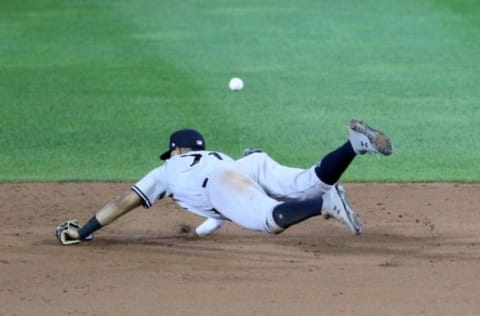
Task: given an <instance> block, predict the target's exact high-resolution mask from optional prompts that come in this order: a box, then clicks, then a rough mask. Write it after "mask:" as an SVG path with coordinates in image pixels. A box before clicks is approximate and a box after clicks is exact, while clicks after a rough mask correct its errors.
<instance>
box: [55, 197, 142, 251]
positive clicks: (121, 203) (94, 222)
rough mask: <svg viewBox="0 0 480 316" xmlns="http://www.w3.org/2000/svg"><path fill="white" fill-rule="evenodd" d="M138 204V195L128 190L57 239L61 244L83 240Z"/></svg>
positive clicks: (139, 202)
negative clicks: (83, 223)
mask: <svg viewBox="0 0 480 316" xmlns="http://www.w3.org/2000/svg"><path fill="white" fill-rule="evenodd" d="M140 205H141V199H140V197H139V196H138V195H137V194H136V193H135V192H133V191H128V192H126V193H124V194H122V195H120V196H117V197H116V198H114V199H113V200H112V201H110V202H109V203H108V204H107V205H105V206H104V207H103V208H101V209H100V210H99V211H98V212H97V213H96V214H95V215H94V216H93V217H92V218H90V220H89V221H88V222H87V223H86V224H85V225H83V226H82V227H80V228H79V229H75V228H70V229H68V230H66V231H65V232H63V234H64V236H63V238H62V239H59V241H60V242H61V243H62V244H71V243H75V242H74V241H80V240H84V239H86V238H87V237H88V236H91V234H92V233H93V232H95V231H97V230H99V229H100V228H102V227H104V226H106V225H108V224H110V223H112V222H113V221H115V220H116V219H117V218H119V217H121V216H122V215H124V214H126V213H128V212H130V211H131V210H133V209H135V208H136V207H138V206H140ZM57 238H58V233H57ZM63 240H67V241H68V243H64V242H62V241H63Z"/></svg>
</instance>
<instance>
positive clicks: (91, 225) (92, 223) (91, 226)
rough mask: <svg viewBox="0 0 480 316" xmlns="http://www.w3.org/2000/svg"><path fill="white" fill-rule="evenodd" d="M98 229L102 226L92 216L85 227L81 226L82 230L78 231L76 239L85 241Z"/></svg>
mask: <svg viewBox="0 0 480 316" xmlns="http://www.w3.org/2000/svg"><path fill="white" fill-rule="evenodd" d="M100 228H102V224H100V222H99V221H98V220H97V217H96V216H93V217H92V218H90V220H89V221H88V222H87V223H86V224H85V225H83V226H82V228H80V229H79V230H78V237H79V239H85V238H86V237H88V236H90V235H91V234H92V233H93V232H94V231H96V230H99V229H100Z"/></svg>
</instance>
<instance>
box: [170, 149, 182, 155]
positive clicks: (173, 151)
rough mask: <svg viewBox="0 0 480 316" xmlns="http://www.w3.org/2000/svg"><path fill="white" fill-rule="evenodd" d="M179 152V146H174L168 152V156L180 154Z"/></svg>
mask: <svg viewBox="0 0 480 316" xmlns="http://www.w3.org/2000/svg"><path fill="white" fill-rule="evenodd" d="M180 154H181V151H180V148H179V147H175V149H173V150H172V151H171V152H170V158H172V157H173V156H176V155H180Z"/></svg>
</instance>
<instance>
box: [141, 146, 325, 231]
mask: <svg viewBox="0 0 480 316" xmlns="http://www.w3.org/2000/svg"><path fill="white" fill-rule="evenodd" d="M329 189H330V186H327V185H325V184H322V183H321V182H320V180H319V179H318V177H317V176H316V174H315V171H314V168H313V167H312V168H310V169H299V168H291V167H286V166H282V165H280V164H279V163H277V162H276V161H274V160H273V159H271V158H270V157H269V156H268V155H267V154H266V153H255V154H251V155H249V156H246V157H243V158H241V159H238V160H236V161H235V160H233V159H232V158H230V157H229V156H228V155H225V154H223V153H219V152H214V151H192V152H188V153H186V154H181V155H176V156H173V157H171V158H170V159H168V160H166V162H165V163H164V164H163V165H162V166H160V167H158V168H156V169H153V170H152V171H150V172H149V173H148V174H147V175H146V176H145V177H143V178H142V179H141V180H140V181H138V182H137V183H136V184H135V185H134V186H133V187H132V190H134V191H135V192H136V193H137V194H138V195H139V196H140V197H141V199H142V204H143V206H144V207H145V208H149V207H151V206H152V205H153V204H154V203H155V202H156V201H158V200H159V199H162V198H164V197H166V196H168V197H171V198H172V199H173V200H174V201H176V202H177V203H178V204H179V205H180V206H181V207H183V208H185V209H187V210H188V211H190V212H192V213H194V214H197V215H200V216H203V217H207V218H209V219H210V221H209V220H207V222H205V225H203V227H200V226H199V227H197V233H199V228H201V229H200V230H201V231H202V233H201V234H200V233H199V235H202V234H203V235H206V234H208V233H210V232H211V231H213V230H215V229H218V228H219V227H221V226H222V225H223V224H224V223H225V221H226V220H230V221H232V222H235V223H236V224H238V225H240V226H242V227H244V228H247V229H252V230H258V231H266V232H274V231H273V230H272V226H271V225H270V224H268V223H267V222H268V221H270V223H271V214H272V211H273V209H274V207H275V206H276V205H278V204H279V203H281V201H286V200H303V199H307V198H314V197H317V196H321V195H322V194H323V193H324V192H326V191H328V190H329ZM201 226H202V225H201Z"/></svg>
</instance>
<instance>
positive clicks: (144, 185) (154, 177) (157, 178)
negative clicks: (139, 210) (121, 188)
mask: <svg viewBox="0 0 480 316" xmlns="http://www.w3.org/2000/svg"><path fill="white" fill-rule="evenodd" d="M167 181H168V179H167V175H166V170H165V165H163V166H160V167H158V168H155V169H153V170H152V171H150V172H149V173H148V174H147V175H145V176H144V177H143V178H142V179H141V180H140V181H138V182H137V183H135V185H134V186H133V187H132V190H133V191H135V193H137V194H138V195H139V196H140V198H141V199H142V205H143V206H144V207H145V208H150V207H151V206H152V205H153V204H154V203H155V202H156V201H158V200H160V199H162V198H163V197H164V196H165V195H166V194H167V193H168V192H167V190H168V182H167Z"/></svg>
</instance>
